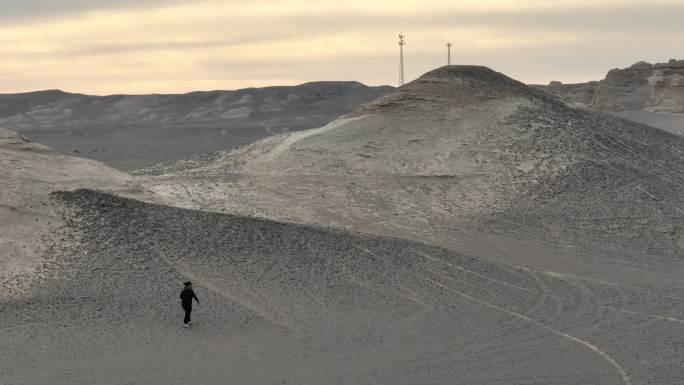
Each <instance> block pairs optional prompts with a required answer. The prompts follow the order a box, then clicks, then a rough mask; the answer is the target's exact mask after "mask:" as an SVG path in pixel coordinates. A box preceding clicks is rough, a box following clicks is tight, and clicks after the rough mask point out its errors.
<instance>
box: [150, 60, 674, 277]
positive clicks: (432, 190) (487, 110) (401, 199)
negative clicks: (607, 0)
mask: <svg viewBox="0 0 684 385" xmlns="http://www.w3.org/2000/svg"><path fill="white" fill-rule="evenodd" d="M683 154H684V138H681V137H678V136H674V135H672V134H669V133H666V132H663V131H660V130H654V129H653V128H652V127H648V126H645V125H641V124H637V123H633V122H629V121H625V120H622V119H618V118H614V117H612V116H609V115H604V114H600V113H597V112H593V111H590V110H586V109H584V108H575V107H572V106H569V105H567V104H566V103H565V102H563V101H562V100H559V99H556V98H554V97H552V96H550V95H548V94H546V93H544V92H541V91H537V90H536V89H534V88H531V87H528V86H525V85H524V84H522V83H520V82H517V81H515V80H513V79H510V78H508V77H506V76H504V75H502V74H499V73H496V72H494V71H492V70H489V69H487V68H484V67H469V66H452V67H443V68H440V69H438V70H435V71H432V72H430V73H427V74H425V75H424V76H423V77H421V78H419V79H418V80H416V81H414V82H412V83H410V84H408V85H406V86H405V87H402V88H401V89H399V90H397V91H396V92H394V93H391V94H389V95H386V96H385V97H383V98H380V99H378V100H376V101H374V102H372V103H369V104H367V105H365V106H363V107H361V108H360V109H359V110H358V111H355V112H354V113H352V114H348V115H347V116H345V117H343V118H341V119H338V120H337V121H334V122H332V123H331V124H329V125H328V126H326V127H324V128H320V129H315V130H309V131H301V132H298V133H292V134H285V135H280V136H275V137H271V138H267V139H264V140H262V141H260V142H257V143H255V144H251V145H248V146H245V147H243V148H241V149H238V150H234V151H232V152H223V153H218V154H215V155H212V156H204V157H198V158H195V159H193V160H188V161H182V162H178V163H175V164H172V165H160V166H158V167H155V168H151V169H147V170H144V171H143V172H142V174H148V175H157V176H156V177H154V178H153V179H150V180H148V182H147V183H148V184H147V186H148V188H149V189H151V190H153V191H155V192H157V193H158V196H162V197H166V199H168V200H170V201H175V202H185V203H184V205H186V207H196V208H202V209H208V210H216V211H225V212H238V213H242V214H250V215H261V216H265V217H270V218H278V219H285V220H291V221H296V222H312V223H321V224H327V225H333V226H336V227H342V228H345V227H350V228H356V229H362V230H363V231H367V232H372V233H381V234H391V235H393V236H398V237H402V238H409V239H416V240H421V241H427V242H431V243H436V244H440V245H443V246H446V247H454V248H457V249H459V250H462V251H466V250H467V251H468V252H470V253H473V254H477V255H481V254H482V253H488V254H491V255H492V256H495V257H496V258H497V259H498V260H501V259H502V258H503V259H504V260H507V261H508V262H511V263H516V264H521V265H524V264H526V263H529V262H530V261H529V260H527V258H521V257H520V254H525V253H524V252H523V253H519V252H517V251H516V252H514V251H512V249H513V247H511V246H510V245H508V246H506V244H509V243H510V244H513V243H516V242H517V241H518V240H525V242H533V243H535V245H534V246H532V248H537V247H539V245H546V246H548V247H551V250H557V251H556V253H561V254H565V253H570V254H573V253H576V252H580V253H582V254H583V256H581V257H572V258H571V257H567V256H565V255H560V254H559V255H558V258H559V260H564V261H569V260H572V259H573V258H580V259H587V258H589V259H590V260H594V261H595V262H596V263H598V264H600V265H602V267H601V268H602V269H606V268H607V266H605V260H603V261H602V258H601V257H599V256H604V257H605V256H611V258H616V259H617V260H620V261H622V262H624V263H625V264H626V265H625V266H633V267H634V266H635V265H636V264H641V263H649V264H650V266H651V267H652V268H653V269H660V268H659V267H657V266H662V267H663V268H665V266H667V264H668V263H669V261H671V260H672V259H673V258H674V259H678V258H679V256H680V255H681V253H682V246H683V243H682V242H684V240H683V238H682V236H683V235H682V223H683V222H682V214H683V213H682V207H684V206H682V203H683V202H682V200H683V199H684V191H683V187H682V186H683V182H684V161H683V159H684V158H683V157H682V155H683ZM176 204H177V203H176ZM481 236H482V237H486V239H488V241H486V242H483V241H482V240H481V239H479V238H478V237H481ZM471 242H472V245H471V246H468V245H469V244H470V243H471ZM483 245H485V246H483ZM488 245H498V246H497V247H494V248H493V249H492V250H487V249H488ZM516 247H517V246H516ZM521 247H522V246H521ZM523 250H524V248H523ZM558 250H560V251H558ZM561 251H562V252H561ZM528 254H534V253H532V252H530V253H528ZM584 254H588V255H589V256H587V255H584ZM535 263H542V264H543V263H544V262H543V261H536V262H535ZM569 266H575V267H576V266H577V265H573V264H569ZM538 267H540V268H541V267H543V266H538ZM596 268H597V269H598V267H596ZM595 271H597V270H595Z"/></svg>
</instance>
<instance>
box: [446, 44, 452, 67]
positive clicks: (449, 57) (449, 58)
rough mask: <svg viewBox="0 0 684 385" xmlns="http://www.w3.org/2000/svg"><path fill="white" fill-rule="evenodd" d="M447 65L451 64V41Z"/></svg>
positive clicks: (448, 45)
mask: <svg viewBox="0 0 684 385" xmlns="http://www.w3.org/2000/svg"><path fill="white" fill-rule="evenodd" d="M447 65H451V42H448V43H447Z"/></svg>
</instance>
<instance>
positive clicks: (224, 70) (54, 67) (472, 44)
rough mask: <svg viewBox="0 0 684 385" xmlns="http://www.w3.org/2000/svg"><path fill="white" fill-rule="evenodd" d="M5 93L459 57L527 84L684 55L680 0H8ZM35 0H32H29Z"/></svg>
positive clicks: (0, 79) (265, 78)
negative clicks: (401, 50)
mask: <svg viewBox="0 0 684 385" xmlns="http://www.w3.org/2000/svg"><path fill="white" fill-rule="evenodd" d="M5 2H8V3H7V4H4V3H3V7H4V8H5V9H4V11H5V12H3V14H2V15H0V55H1V57H2V60H0V92H22V91H32V90H39V89H52V88H59V89H64V90H67V91H72V92H82V93H90V94H111V93H152V92H159V93H172V92H187V91H192V90H209V89H235V88H242V87H261V86H268V85H292V84H298V83H302V82H306V81H316V80H358V81H361V82H364V83H366V84H371V85H377V84H392V85H395V83H396V79H397V60H398V46H397V34H398V33H399V31H400V30H403V31H404V33H405V34H406V35H407V46H406V71H407V78H408V79H412V78H415V77H417V76H419V75H420V74H422V73H424V72H426V71H429V70H431V69H433V68H435V67H438V66H440V65H444V64H446V47H445V44H446V42H447V41H449V40H451V41H452V42H453V43H454V47H453V48H452V57H453V62H454V63H458V64H482V65H487V66H489V67H492V68H493V69H495V70H498V71H501V72H504V73H506V74H507V75H509V76H512V77H515V78H517V79H519V80H522V81H525V82H544V83H545V82H548V81H549V80H554V79H558V80H562V81H565V82H573V81H585V80H594V79H599V78H601V77H603V75H604V74H605V72H607V71H608V70H609V69H611V68H614V67H623V66H627V65H630V64H632V63H633V62H636V61H638V60H647V61H665V60H667V59H669V58H670V57H675V58H684V52H682V44H681V42H682V41H684V27H682V23H681V20H684V0H677V1H644V0H640V1H637V0H633V1H630V0H623V1H620V0H612V1H611V0H602V1H600V2H597V1H595V0H594V1H587V0H574V1H567V0H555V1H553V2H549V1H537V0H478V1H476V0H461V1H439V0H404V1H388V0H379V1H372V0H365V1H361V0H346V1H329V0H318V1H303V0H275V1H274V0H271V1H261V0H254V1H249V2H245V1H232V0H223V1H218V0H206V1H205V0H200V1H190V2H188V1H183V2H180V1H163V0H148V1H145V0H142V1H136V2H133V1H125V0H119V1H118V2H117V1H113V0H91V1H85V0H54V1H47V0H43V1H41V2H40V5H32V4H31V3H32V1H30V0H23V1H19V0H5ZM34 3H37V1H34Z"/></svg>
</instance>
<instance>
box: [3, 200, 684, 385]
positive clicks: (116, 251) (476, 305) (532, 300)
mask: <svg viewBox="0 0 684 385" xmlns="http://www.w3.org/2000/svg"><path fill="white" fill-rule="evenodd" d="M52 204H53V205H54V206H55V209H56V210H57V211H59V212H60V213H61V214H62V215H63V216H64V223H65V225H64V226H63V227H61V228H60V230H59V234H55V238H56V239H59V240H60V241H59V242H55V243H53V244H52V248H51V250H50V252H49V253H48V255H49V258H48V259H47V260H46V261H45V263H44V264H43V265H42V266H41V267H40V269H39V274H36V275H34V276H32V278H31V280H30V282H29V286H30V293H31V294H30V295H29V296H26V297H23V298H12V297H7V296H2V297H0V300H1V301H2V302H1V306H2V312H3V317H2V319H0V338H2V341H3V344H4V347H5V348H4V349H3V352H4V353H0V367H2V368H3V369H2V371H0V381H1V382H2V383H6V384H32V385H35V384H90V383H98V384H121V383H139V382H141V381H143V382H144V383H146V384H185V383H188V382H196V383H202V384H225V383H250V384H273V383H298V384H322V383H325V384H349V383H377V384H416V383H431V384H491V383H498V382H503V383H507V384H559V385H560V384H563V385H566V384H606V385H610V384H623V385H624V384H648V383H657V384H662V385H667V384H678V383H679V382H680V381H679V379H680V378H682V376H684V373H683V372H682V368H681V365H680V362H681V359H682V352H681V350H680V349H678V346H680V345H681V342H683V341H679V340H680V339H681V338H682V337H681V336H682V335H684V333H682V332H684V314H682V313H683V312H684V310H683V309H682V307H681V306H680V305H679V304H680V303H681V301H680V299H679V298H680V297H681V294H682V293H681V290H682V289H681V288H676V289H675V288H671V289H669V290H662V289H655V288H648V287H647V285H645V286H643V287H635V286H628V285H622V284H617V283H614V282H604V281H594V280H586V279H582V278H580V277H570V276H563V275H559V274H554V273H550V272H541V271H532V270H529V269H523V268H515V267H511V266H507V265H502V264H497V263H489V262H485V261H483V260H480V259H477V258H471V257H465V256H462V255H458V254H455V253H454V252H450V251H447V250H445V249H441V248H437V247H434V246H429V245H426V244H420V243H413V242H408V241H404V240H399V239H392V238H385V237H377V236H370V235H363V234H355V233H349V232H344V231H339V230H333V229H326V228H320V227H309V226H303V225H295V224H286V223H278V222H272V221H267V220H260V219H254V218H247V217H237V216H230V215H225V214H219V213H211V212H202V211H191V210H184V209H179V208H173V207H165V206H159V205H151V204H146V203H142V202H138V201H134V200H130V199H125V198H120V197H116V196H113V195H108V194H104V193H99V192H94V191H89V190H77V191H74V192H67V193H56V194H53V195H52ZM184 280H192V281H194V282H195V288H196V291H197V292H198V295H199V297H200V300H201V304H200V305H196V307H195V312H194V323H193V326H192V328H191V329H184V328H181V327H180V322H181V316H182V313H181V311H180V306H179V304H178V298H177V297H178V292H179V290H180V283H181V282H182V281H184ZM5 284H7V283H5ZM3 293H6V292H5V291H3ZM28 341H30V343H27V342H28Z"/></svg>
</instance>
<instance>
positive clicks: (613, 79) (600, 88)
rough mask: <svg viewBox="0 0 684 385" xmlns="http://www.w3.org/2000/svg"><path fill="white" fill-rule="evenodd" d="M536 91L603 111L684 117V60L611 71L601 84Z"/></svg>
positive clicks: (551, 86) (556, 85)
mask: <svg viewBox="0 0 684 385" xmlns="http://www.w3.org/2000/svg"><path fill="white" fill-rule="evenodd" d="M534 87H536V88H539V89H542V90H544V91H547V92H550V93H552V94H554V95H557V96H560V97H562V98H564V99H567V100H571V101H574V102H577V103H580V104H583V105H586V106H590V107H592V108H595V109H597V110H600V111H609V112H622V111H648V112H668V113H684V60H675V59H671V60H670V61H669V62H667V63H657V64H650V63H646V62H638V63H636V64H634V65H632V66H630V67H628V68H624V69H617V68H616V69H613V70H610V71H609V72H608V74H607V75H606V78H605V79H603V80H601V81H600V82H588V83H578V84H562V83H560V82H551V83H549V85H547V86H542V85H534Z"/></svg>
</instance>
